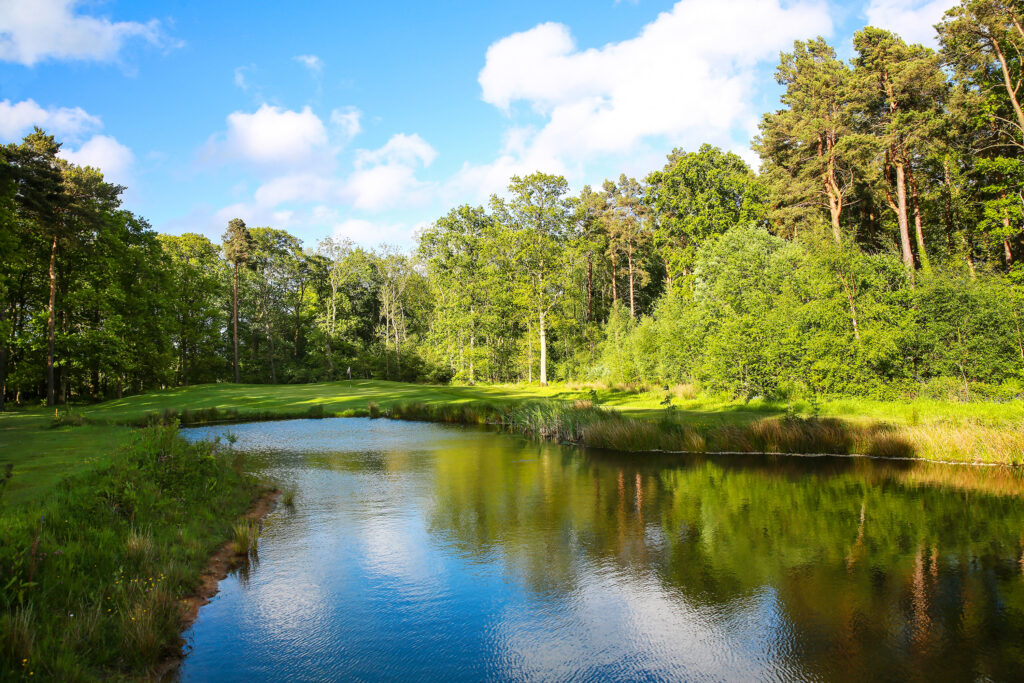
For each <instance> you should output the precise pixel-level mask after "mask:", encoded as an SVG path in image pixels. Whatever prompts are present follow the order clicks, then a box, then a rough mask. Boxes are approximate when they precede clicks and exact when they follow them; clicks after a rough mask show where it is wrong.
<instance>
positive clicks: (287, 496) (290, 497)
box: [281, 489, 295, 508]
mask: <svg viewBox="0 0 1024 683" xmlns="http://www.w3.org/2000/svg"><path fill="white" fill-rule="evenodd" d="M281 502H282V503H284V505H285V507H288V508H293V507H295V489H285V492H284V493H282V494H281Z"/></svg>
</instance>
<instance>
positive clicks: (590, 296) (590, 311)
mask: <svg viewBox="0 0 1024 683" xmlns="http://www.w3.org/2000/svg"><path fill="white" fill-rule="evenodd" d="M593 319H594V256H593V254H587V322H588V323H589V322H591V321H592V320H593Z"/></svg>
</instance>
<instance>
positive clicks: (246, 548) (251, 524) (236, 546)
mask: <svg viewBox="0 0 1024 683" xmlns="http://www.w3.org/2000/svg"><path fill="white" fill-rule="evenodd" d="M231 530H232V532H233V536H232V539H231V548H232V550H234V551H235V555H248V554H249V553H250V552H255V551H256V550H258V549H259V536H260V523H259V522H257V521H256V520H254V519H246V520H242V521H241V522H238V523H237V524H235V525H234V526H233V527H232V528H231Z"/></svg>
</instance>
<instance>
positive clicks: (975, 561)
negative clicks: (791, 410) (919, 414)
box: [181, 418, 1024, 681]
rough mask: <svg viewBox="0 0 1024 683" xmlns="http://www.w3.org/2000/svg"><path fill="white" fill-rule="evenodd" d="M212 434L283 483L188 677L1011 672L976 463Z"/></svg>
mask: <svg viewBox="0 0 1024 683" xmlns="http://www.w3.org/2000/svg"><path fill="white" fill-rule="evenodd" d="M182 431H183V432H184V433H185V434H186V436H188V437H189V438H193V439H199V438H213V437H215V436H217V435H221V434H224V433H225V432H228V431H230V432H231V433H232V434H234V435H235V436H237V438H238V441H237V443H236V444H235V446H234V447H235V448H243V449H246V450H247V451H249V452H250V453H252V458H253V459H254V462H255V463H256V464H257V466H258V468H259V469H260V470H261V474H262V475H263V476H265V477H266V478H269V479H272V480H274V481H276V482H278V484H279V485H280V486H281V487H282V488H294V489H295V490H296V491H297V495H296V506H295V508H294V509H288V508H285V507H283V506H282V507H279V508H278V509H277V510H276V511H275V512H273V513H272V514H271V515H270V516H269V517H268V518H267V520H266V523H265V528H264V531H263V535H262V536H261V538H260V545H259V554H258V558H255V559H254V562H253V563H252V564H251V565H250V566H249V567H247V568H246V569H244V570H241V571H237V572H235V573H234V574H232V575H231V576H229V577H228V578H227V579H226V580H224V581H223V582H222V583H221V592H220V593H219V595H218V596H217V597H215V598H214V600H213V601H212V602H211V603H210V604H209V605H206V606H205V607H203V608H202V610H201V611H200V613H199V618H198V619H197V621H196V622H195V624H194V625H193V626H192V628H190V629H189V630H188V632H187V633H186V639H187V641H188V643H189V645H190V648H191V650H190V653H189V655H188V657H187V658H186V660H185V662H184V665H183V666H182V669H181V678H182V679H183V680H186V681H203V680H240V681H241V680H294V681H329V680H353V679H355V680H367V681H372V680H444V679H448V680H452V681H454V680H460V681H461V680H484V679H487V680H567V679H574V680H601V681H604V680H708V681H718V680H750V679H760V680H785V681H799V680H807V681H811V680H863V679H879V680H936V679H940V678H941V679H949V678H953V679H961V680H963V679H970V678H980V679H995V680H1000V679H1002V680H1010V679H1014V678H1017V677H1019V676H1021V675H1022V672H1024V555H1022V550H1024V505H1022V503H1024V499H1022V492H1024V484H1022V480H1021V477H1020V475H1019V474H1017V473H1016V472H1014V471H1011V470H1006V469H998V468H971V467H957V466H939V465H927V464H917V463H891V462H889V463H886V462H877V461H868V460H864V459H850V458H827V459H822V458H776V459H772V458H765V457H756V458H754V457H751V458H746V457H729V458H725V457H723V458H710V457H688V458H681V457H671V458H668V457H651V456H636V455H632V456H626V455H615V454H608V453H594V452H589V453H584V452H582V451H579V450H578V449H573V448H567V447H561V446H557V445H551V444H541V445H538V444H534V443H529V442H526V441H523V440H521V439H519V438H516V437H512V436H508V435H503V434H495V433H491V432H487V431H483V430H476V429H469V428H463V427H454V426H443V425H431V424H423V423H409V422H395V421H391V420H384V419H380V420H370V419H360V418H339V419H325V420H295V421H287V422H264V423H257V424H249V425H233V426H231V427H209V428H200V429H187V430H182Z"/></svg>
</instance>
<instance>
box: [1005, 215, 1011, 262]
mask: <svg viewBox="0 0 1024 683" xmlns="http://www.w3.org/2000/svg"><path fill="white" fill-rule="evenodd" d="M1003 220H1004V221H1005V222H1006V225H1007V226H1009V225H1010V219H1009V218H1004V219H1003ZM1003 256H1005V257H1006V268H1007V269H1009V268H1010V266H1012V265H1013V250H1011V249H1010V238H1009V237H1004V238H1003Z"/></svg>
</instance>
